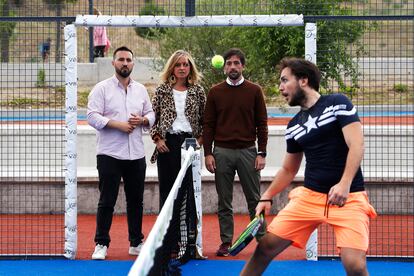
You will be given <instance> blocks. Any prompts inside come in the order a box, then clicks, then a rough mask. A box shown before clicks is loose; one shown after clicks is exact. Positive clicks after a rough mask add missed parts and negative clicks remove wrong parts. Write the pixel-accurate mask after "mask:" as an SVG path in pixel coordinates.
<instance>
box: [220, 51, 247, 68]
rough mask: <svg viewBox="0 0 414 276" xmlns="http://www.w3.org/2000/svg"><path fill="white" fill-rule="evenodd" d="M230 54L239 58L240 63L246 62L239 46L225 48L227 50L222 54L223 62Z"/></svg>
mask: <svg viewBox="0 0 414 276" xmlns="http://www.w3.org/2000/svg"><path fill="white" fill-rule="evenodd" d="M232 56H237V57H238V58H239V59H240V62H241V64H242V65H244V64H245V63H246V57H245V56H244V53H243V52H242V50H240V49H239V48H231V49H229V50H227V52H225V53H224V54H223V58H224V62H226V61H227V60H228V59H229V58H231V57H232Z"/></svg>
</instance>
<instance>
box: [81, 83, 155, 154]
mask: <svg viewBox="0 0 414 276" xmlns="http://www.w3.org/2000/svg"><path fill="white" fill-rule="evenodd" d="M131 113H135V114H138V115H139V116H145V117H147V119H148V121H149V126H146V127H144V128H143V127H140V126H139V127H137V128H135V129H134V131H132V132H131V133H129V134H128V133H125V132H122V131H120V130H118V129H114V128H109V127H106V125H107V123H108V122H109V120H116V121H123V122H127V121H128V118H129V117H130V116H131ZM87 117H88V123H89V125H91V126H92V127H93V128H95V129H96V130H97V134H96V139H97V149H96V151H97V154H104V155H108V156H111V157H114V158H116V159H121V160H135V159H140V158H143V157H144V156H145V152H144V142H143V140H142V130H143V129H144V130H146V131H147V130H149V128H150V127H151V126H152V125H153V124H154V121H155V115H154V111H153V110H152V105H151V101H150V99H149V96H148V92H147V89H146V88H145V86H143V85H142V84H140V83H138V82H136V81H134V80H132V79H131V81H130V83H129V84H128V87H127V91H125V89H124V87H123V86H122V84H121V83H120V82H119V80H118V79H117V78H116V77H115V76H113V77H112V78H109V79H106V80H104V81H101V82H99V83H98V84H97V85H96V86H95V87H94V88H93V89H92V91H91V93H90V94H89V97H88V112H87Z"/></svg>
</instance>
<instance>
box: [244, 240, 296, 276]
mask: <svg viewBox="0 0 414 276" xmlns="http://www.w3.org/2000/svg"><path fill="white" fill-rule="evenodd" d="M291 244H292V241H289V240H285V239H282V238H280V237H278V236H276V235H274V234H272V233H266V235H264V236H263V238H261V239H260V241H259V244H258V245H257V247H256V250H255V251H254V253H253V256H252V257H251V258H250V260H249V261H248V262H247V263H246V265H245V266H244V268H243V270H242V272H241V273H240V275H245V276H247V275H248V276H251V275H262V273H263V271H264V270H265V269H266V267H267V266H268V265H269V263H270V261H272V260H273V258H274V257H275V256H277V255H278V254H279V253H281V252H282V251H283V250H285V249H286V248H287V247H288V246H289V245H291Z"/></svg>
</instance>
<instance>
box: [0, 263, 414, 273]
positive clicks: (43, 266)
mask: <svg viewBox="0 0 414 276" xmlns="http://www.w3.org/2000/svg"><path fill="white" fill-rule="evenodd" d="M244 263H245V262H244V261H217V260H205V261H198V260H197V261H196V260H193V261H190V262H189V263H187V264H185V265H184V266H182V267H181V269H182V275H195V273H197V276H203V275H206V276H207V275H208V276H220V275H223V276H224V275H226V276H227V275H239V272H240V270H241V269H242V267H243V264H244ZM131 266H132V261H69V260H48V261H43V260H41V261H40V260H36V261H0V275H2V276H3V275H11V276H19V275H42V276H43V275H60V276H62V275H74V276H82V275H87V276H92V275H99V276H103V275H127V274H128V272H129V269H130V267H131ZM368 270H369V272H370V275H372V276H376V275H384V276H385V275H387V276H390V275H395V276H397V275H398V276H406V275H414V262H391V261H369V262H368ZM263 275H277V276H283V275H306V276H312V275H315V276H323V275H329V276H335V275H345V271H344V270H343V268H342V265H341V263H340V262H339V261H317V262H311V261H274V262H272V263H271V264H270V265H269V267H268V268H267V270H266V272H265V273H264V274H263Z"/></svg>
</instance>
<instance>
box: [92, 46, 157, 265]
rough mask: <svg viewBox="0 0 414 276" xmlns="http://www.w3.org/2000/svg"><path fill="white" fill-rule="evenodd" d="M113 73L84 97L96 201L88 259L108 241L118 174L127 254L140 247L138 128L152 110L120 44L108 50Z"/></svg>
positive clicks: (149, 121)
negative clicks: (92, 141) (91, 131)
mask: <svg viewBox="0 0 414 276" xmlns="http://www.w3.org/2000/svg"><path fill="white" fill-rule="evenodd" d="M112 65H113V66H114V68H115V75H114V76H112V77H111V78H109V79H106V80H104V81H101V82H99V83H98V84H97V85H96V86H95V87H94V88H93V89H92V91H91V93H90V94H89V98H88V113H87V116H88V123H89V125H91V126H92V127H93V128H95V129H96V130H97V135H96V137H97V169H98V173H99V191H100V197H99V203H98V212H97V219H96V234H95V243H96V247H95V251H94V253H93V254H92V259H94V260H104V259H105V257H106V254H107V250H108V247H109V243H110V236H109V230H110V227H111V223H112V215H113V212H114V206H115V203H116V200H117V196H118V190H119V184H120V181H121V177H122V179H123V182H124V190H125V196H126V205H127V207H126V209H127V210H126V211H127V218H128V236H129V242H130V247H129V254H130V255H138V254H139V251H140V249H141V247H142V240H143V238H144V236H143V234H142V231H141V229H142V213H143V195H144V180H145V170H146V162H145V153H144V143H143V140H142V131H143V130H145V131H148V130H149V128H150V127H151V126H152V125H153V124H154V120H155V116H154V111H153V110H152V106H151V101H150V99H149V96H148V92H147V90H146V88H145V87H144V86H143V85H142V84H140V83H138V82H136V81H134V80H132V79H131V77H130V74H131V72H132V69H133V68H134V61H133V53H132V51H131V50H130V49H128V48H127V47H120V48H118V49H116V50H115V52H114V54H113V61H112Z"/></svg>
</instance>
